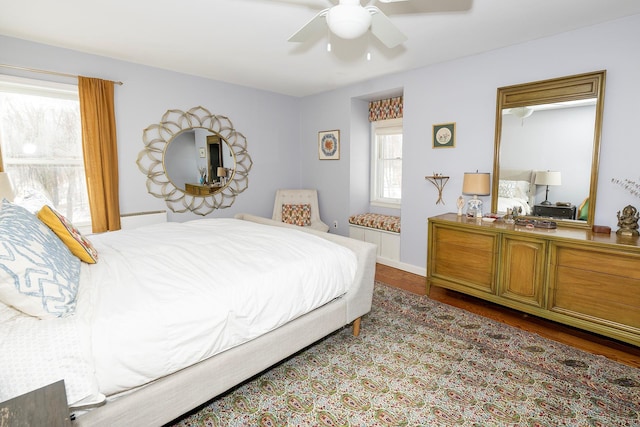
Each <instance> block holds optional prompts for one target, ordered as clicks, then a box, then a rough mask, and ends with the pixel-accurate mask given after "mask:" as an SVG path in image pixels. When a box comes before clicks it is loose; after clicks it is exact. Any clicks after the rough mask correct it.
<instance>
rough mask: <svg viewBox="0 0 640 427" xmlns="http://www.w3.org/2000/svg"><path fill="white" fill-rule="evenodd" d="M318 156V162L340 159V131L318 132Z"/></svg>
mask: <svg viewBox="0 0 640 427" xmlns="http://www.w3.org/2000/svg"><path fill="white" fill-rule="evenodd" d="M318 156H319V158H320V160H339V159H340V131H339V130H326V131H322V132H318Z"/></svg>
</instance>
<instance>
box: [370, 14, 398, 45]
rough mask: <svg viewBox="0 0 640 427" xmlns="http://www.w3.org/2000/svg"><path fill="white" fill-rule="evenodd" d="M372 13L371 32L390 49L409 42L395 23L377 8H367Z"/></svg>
mask: <svg viewBox="0 0 640 427" xmlns="http://www.w3.org/2000/svg"><path fill="white" fill-rule="evenodd" d="M366 9H367V10H368V11H369V13H371V32H372V33H373V35H374V36H376V37H377V38H378V39H380V41H381V42H382V43H384V45H385V46H387V47H388V48H394V47H396V46H398V45H399V44H401V43H404V42H405V41H407V36H405V35H404V34H403V33H402V32H401V31H400V30H399V29H398V27H396V26H395V25H394V23H393V22H391V20H390V19H389V18H388V17H387V15H385V14H384V13H382V11H380V9H378V8H377V7H375V6H367V8H366Z"/></svg>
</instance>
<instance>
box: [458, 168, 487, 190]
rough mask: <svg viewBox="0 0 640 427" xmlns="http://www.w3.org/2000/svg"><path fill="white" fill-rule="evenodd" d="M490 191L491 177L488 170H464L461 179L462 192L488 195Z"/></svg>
mask: <svg viewBox="0 0 640 427" xmlns="http://www.w3.org/2000/svg"><path fill="white" fill-rule="evenodd" d="M490 192H491V179H490V176H489V173H488V172H465V174H464V179H463V181H462V194H466V195H473V196H488V195H489V194H490Z"/></svg>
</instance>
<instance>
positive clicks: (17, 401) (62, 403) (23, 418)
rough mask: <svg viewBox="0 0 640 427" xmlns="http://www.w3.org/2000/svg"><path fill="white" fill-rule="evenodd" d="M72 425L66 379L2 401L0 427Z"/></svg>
mask: <svg viewBox="0 0 640 427" xmlns="http://www.w3.org/2000/svg"><path fill="white" fill-rule="evenodd" d="M5 426H11V427H38V426H47V427H71V419H70V418H69V406H68V405H67V393H66V391H65V388H64V381H63V380H60V381H58V382H55V383H53V384H49V385H48V386H45V387H42V388H39V389H37V390H33V391H31V392H29V393H26V394H23V395H22V396H18V397H14V398H13V399H9V400H7V401H5V402H1V403H0V427H5Z"/></svg>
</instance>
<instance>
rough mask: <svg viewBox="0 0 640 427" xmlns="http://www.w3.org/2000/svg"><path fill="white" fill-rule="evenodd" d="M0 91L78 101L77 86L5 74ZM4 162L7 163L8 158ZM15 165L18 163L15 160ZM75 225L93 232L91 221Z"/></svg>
mask: <svg viewBox="0 0 640 427" xmlns="http://www.w3.org/2000/svg"><path fill="white" fill-rule="evenodd" d="M3 89H4V90H3ZM0 91H8V92H17V93H22V94H36V95H42V94H43V93H46V94H47V96H50V97H52V98H62V99H70V100H78V86H77V85H73V84H68V83H59V82H50V81H46V80H37V79H30V78H24V77H16V76H9V75H5V74H0ZM4 160H5V161H6V158H5V159H4ZM17 162H18V163H19V162H20V160H17ZM30 162H33V160H31V161H30ZM37 162H38V161H36V163H37ZM57 162H59V160H53V161H52V162H47V163H46V164H56V163H57ZM13 163H16V160H15V159H14V161H13ZM64 163H65V164H66V163H68V161H66V160H65V161H64ZM73 225H74V226H76V227H77V228H79V229H80V230H81V232H83V233H90V232H91V220H89V221H77V220H74V222H73Z"/></svg>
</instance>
